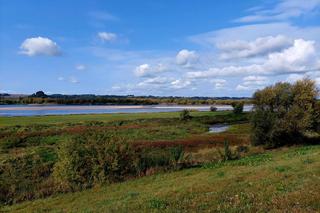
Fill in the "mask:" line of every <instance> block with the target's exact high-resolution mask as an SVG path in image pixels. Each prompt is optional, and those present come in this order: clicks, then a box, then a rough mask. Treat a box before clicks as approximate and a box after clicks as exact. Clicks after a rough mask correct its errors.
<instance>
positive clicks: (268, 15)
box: [235, 0, 320, 23]
mask: <svg viewBox="0 0 320 213" xmlns="http://www.w3.org/2000/svg"><path fill="white" fill-rule="evenodd" d="M319 7H320V0H308V1H304V0H281V1H280V2H279V3H278V4H276V5H275V6H274V7H273V8H271V9H264V8H259V9H255V10H251V12H253V14H251V15H248V16H244V17H241V18H238V19H236V20H235V21H236V22H242V23H248V22H265V21H279V20H287V19H290V18H296V17H301V16H303V15H306V14H309V13H311V12H313V11H315V10H316V9H318V8H319Z"/></svg>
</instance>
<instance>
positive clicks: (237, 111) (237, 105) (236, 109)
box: [231, 102, 244, 114]
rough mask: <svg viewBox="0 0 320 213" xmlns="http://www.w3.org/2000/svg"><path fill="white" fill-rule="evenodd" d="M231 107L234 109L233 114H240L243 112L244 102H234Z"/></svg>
mask: <svg viewBox="0 0 320 213" xmlns="http://www.w3.org/2000/svg"><path fill="white" fill-rule="evenodd" d="M231 106H232V107H233V112H234V113H235V114H240V113H242V112H243V106H244V103H243V102H234V103H232V104H231Z"/></svg>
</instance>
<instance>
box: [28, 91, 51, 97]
mask: <svg viewBox="0 0 320 213" xmlns="http://www.w3.org/2000/svg"><path fill="white" fill-rule="evenodd" d="M31 97H37V98H46V97H48V96H47V95H46V94H45V93H44V92H43V91H38V92H36V93H33V94H32V95H31Z"/></svg>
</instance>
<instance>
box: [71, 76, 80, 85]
mask: <svg viewBox="0 0 320 213" xmlns="http://www.w3.org/2000/svg"><path fill="white" fill-rule="evenodd" d="M69 82H70V83H73V84H77V83H79V80H78V79H77V78H76V77H74V76H71V77H70V78H69Z"/></svg>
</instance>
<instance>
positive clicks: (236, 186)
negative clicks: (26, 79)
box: [0, 111, 320, 212]
mask: <svg viewBox="0 0 320 213" xmlns="http://www.w3.org/2000/svg"><path fill="white" fill-rule="evenodd" d="M250 116H251V115H250V113H234V112H232V111H223V112H191V113H190V117H188V118H187V119H181V113H179V112H170V113H141V114H138V113H137V114H101V115H97V114H94V115H67V116H66V115H63V116H38V117H36V116H35V117H1V118H0V119H1V127H0V188H1V192H0V201H1V204H0V205H1V211H4V212H105V211H106V212H108V211H110V212H113V211H117V212H128V211H129V212H141V211H143V212H150V211H151V212H152V211H160V212H175V210H176V209H180V210H181V211H182V212H184V211H211V210H217V211H220V212H256V211H258V210H259V209H264V210H266V211H281V210H289V211H290V210H298V211H299V212H304V211H305V212H317V211H319V210H320V206H319V202H318V200H319V199H320V197H319V194H318V193H317V192H318V191H319V190H320V181H319V177H320V170H319V168H320V161H319V159H320V158H319V155H320V147H319V146H318V145H316V146H314V145H313V146H312V145H308V146H291V147H287V148H281V149H276V150H272V151H269V150H266V149H265V148H263V147H262V146H252V145H251V140H250V132H251V124H250V123H249V120H250ZM221 123H224V124H228V125H230V128H229V129H228V130H227V131H225V132H222V133H209V132H208V130H209V127H210V126H211V125H213V124H221ZM226 141H227V144H226ZM104 153H111V156H112V159H110V158H105V157H104ZM114 153H118V154H116V155H114ZM108 156H109V155H108ZM226 157H227V158H226ZM75 159H77V160H75ZM93 161H94V162H95V163H94V165H93V164H92V162H93ZM102 161H103V162H108V163H107V164H101V162H102ZM70 166H71V167H70ZM105 168H109V170H108V173H109V174H106V172H105ZM73 169H74V170H73ZM103 171H104V173H103ZM101 172H102V173H101ZM110 174H112V175H110Z"/></svg>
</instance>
